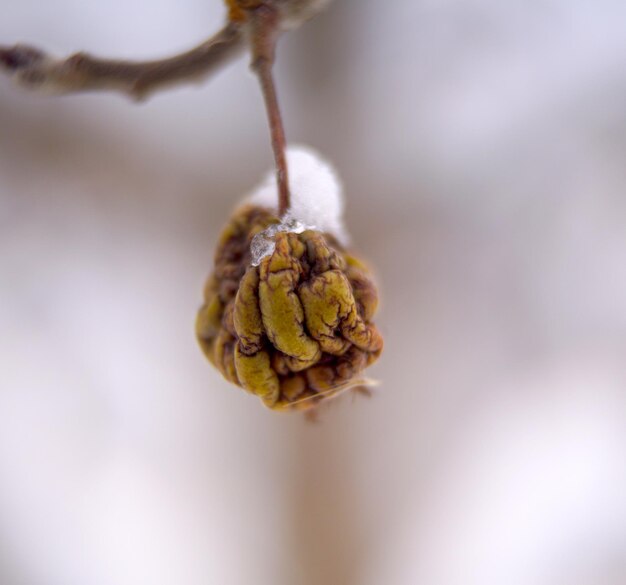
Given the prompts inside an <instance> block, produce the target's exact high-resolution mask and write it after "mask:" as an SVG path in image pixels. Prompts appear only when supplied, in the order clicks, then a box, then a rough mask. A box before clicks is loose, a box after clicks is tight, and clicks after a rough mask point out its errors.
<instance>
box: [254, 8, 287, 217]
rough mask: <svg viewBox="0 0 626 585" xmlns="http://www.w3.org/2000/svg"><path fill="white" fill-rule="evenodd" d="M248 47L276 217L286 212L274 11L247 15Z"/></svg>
mask: <svg viewBox="0 0 626 585" xmlns="http://www.w3.org/2000/svg"><path fill="white" fill-rule="evenodd" d="M249 22H250V44H251V48H252V64H251V67H252V70H253V71H254V72H255V73H256V75H257V77H258V79H259V82H260V84H261V92H262V93H263V98H264V100H265V108H266V110H267V118H268V122H269V127H270V135H271V139H272V150H273V151H274V162H275V164H276V181H277V184H278V215H279V216H281V217H282V216H283V215H284V214H285V212H286V211H287V210H288V209H289V173H288V171H287V158H286V155H285V150H286V139H285V129H284V127H283V121H282V116H281V114H280V107H279V105H278V96H277V95H276V85H275V83H274V77H273V75H272V68H273V65H274V59H275V54H276V42H277V40H278V35H279V33H280V30H279V27H280V15H279V13H278V11H277V10H276V8H273V7H271V6H268V5H266V4H262V5H261V6H258V7H257V8H254V9H251V10H250V11H249Z"/></svg>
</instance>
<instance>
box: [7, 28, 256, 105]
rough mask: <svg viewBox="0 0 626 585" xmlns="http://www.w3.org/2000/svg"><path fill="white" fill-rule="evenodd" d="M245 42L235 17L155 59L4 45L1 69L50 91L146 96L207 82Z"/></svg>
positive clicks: (28, 85)
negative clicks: (49, 51) (54, 53)
mask: <svg viewBox="0 0 626 585" xmlns="http://www.w3.org/2000/svg"><path fill="white" fill-rule="evenodd" d="M244 47H245V42H244V34H243V31H242V27H241V26H240V25H239V24H237V23H233V22H229V23H228V24H226V26H224V28H223V29H222V30H221V31H219V32H218V33H217V34H215V35H214V36H212V37H211V38H209V39H208V40H206V41H205V42H204V43H202V44H200V45H198V46H197V47H194V48H193V49H191V50H189V51H187V52H185V53H181V54H179V55H174V56H172V57H169V58H165V59H160V60H155V61H123V60H113V59H99V58H96V57H92V56H90V55H87V54H85V53H76V54H75V55H72V56H70V57H68V58H66V59H58V58H55V57H53V56H51V55H49V54H47V53H46V52H44V51H42V50H40V49H38V48H36V47H31V46H27V45H15V46H14V47H3V46H0V70H3V71H4V72H5V73H7V74H8V75H9V76H11V77H12V78H13V80H14V81H15V82H16V83H17V84H18V85H20V86H22V87H25V88H27V89H31V90H36V91H41V92H44V93H53V94H65V93H76V92H86V91H103V90H104V91H106V90H108V91H117V92H120V93H124V94H127V95H128V96H129V97H131V98H133V99H135V100H143V99H145V98H147V97H148V96H149V95H151V94H152V93H154V92H155V91H157V90H160V89H163V88H166V87H170V86H173V85H176V84H180V83H187V82H193V81H196V82H200V81H203V80H204V79H206V78H207V77H208V76H209V75H211V74H212V73H214V72H215V71H216V70H218V69H219V68H221V66H222V65H224V64H226V63H227V62H228V61H230V60H231V59H233V58H234V57H236V56H237V55H238V54H239V53H240V52H241V51H242V50H243V49H244Z"/></svg>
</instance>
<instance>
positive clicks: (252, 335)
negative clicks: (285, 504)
mask: <svg viewBox="0 0 626 585" xmlns="http://www.w3.org/2000/svg"><path fill="white" fill-rule="evenodd" d="M278 223H279V220H278V218H276V217H275V216H274V215H273V213H272V212H271V211H269V210H267V209H264V208H260V207H256V206H251V205H249V206H245V207H242V208H240V209H238V210H237V211H236V212H235V214H234V216H233V217H232V218H231V221H230V223H229V224H228V226H227V227H226V229H225V230H224V232H223V233H222V235H221V237H220V241H219V244H218V248H217V252H216V254H215V268H214V272H213V274H212V275H211V276H210V277H209V279H208V281H207V283H206V286H205V290H204V304H203V305H202V307H201V308H200V310H199V312H198V317H197V321H196V333H197V336H198V340H199V342H200V345H201V347H202V349H203V351H204V353H205V354H206V356H207V357H208V358H209V360H210V361H211V362H212V363H213V364H214V365H215V366H216V367H217V368H218V369H219V370H220V372H221V373H222V374H223V375H224V377H225V378H226V379H227V380H229V381H230V382H232V383H234V384H237V385H238V386H240V387H242V388H244V389H245V390H247V391H249V392H251V393H252V394H256V395H257V396H259V398H261V400H262V401H263V403H264V404H265V405H266V406H268V407H269V408H272V409H275V410H294V409H295V410H301V409H306V408H311V407H313V406H316V405H317V404H319V402H320V401H321V400H323V399H327V398H330V397H332V396H335V395H337V394H338V393H339V392H341V391H342V390H344V389H347V388H350V387H358V386H359V385H361V384H362V383H363V378H362V372H363V370H364V369H365V368H366V367H367V366H368V365H369V364H371V363H373V362H374V361H376V359H377V358H378V357H379V355H380V353H381V351H382V348H383V340H382V337H381V335H380V333H379V332H378V330H377V329H376V327H375V326H374V325H373V323H372V318H373V316H374V314H375V312H376V308H377V305H378V294H377V291H376V288H375V286H374V284H373V282H372V280H371V279H370V276H369V274H368V270H367V268H366V267H365V265H364V264H363V263H362V262H360V261H359V260H358V259H357V258H355V257H354V256H352V255H351V254H350V253H348V252H347V251H346V250H345V249H344V248H343V247H342V246H341V245H340V244H339V243H338V242H337V241H336V239H335V238H333V237H332V236H331V235H328V234H323V233H321V232H318V231H314V230H307V231H303V232H302V233H293V232H278V233H276V234H274V235H273V236H272V238H273V240H274V242H275V247H274V250H273V251H272V252H271V253H269V254H268V255H267V256H265V257H263V258H262V259H261V260H260V262H259V265H258V266H253V265H252V264H251V261H252V256H251V252H250V245H251V242H252V239H253V238H254V236H255V235H257V234H259V233H261V232H263V231H264V230H266V229H267V228H268V227H269V226H271V225H273V224H278Z"/></svg>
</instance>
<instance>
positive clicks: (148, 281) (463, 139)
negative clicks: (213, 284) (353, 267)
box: [0, 0, 626, 585]
mask: <svg viewBox="0 0 626 585" xmlns="http://www.w3.org/2000/svg"><path fill="white" fill-rule="evenodd" d="M0 6H1V8H2V19H0V42H1V43H3V44H11V43H14V42H18V41H24V42H31V43H37V44H41V45H43V46H44V47H46V48H49V49H54V50H56V51H57V52H58V53H59V54H65V53H71V52H73V51H76V50H79V49H84V50H86V51H88V52H91V53H94V54H99V55H105V56H106V55H111V56H119V57H136V58H140V57H155V56H159V55H165V54H168V53H171V52H174V51H178V50H181V49H184V48H187V47H189V46H191V45H193V44H195V43H197V42H199V41H201V40H202V39H203V38H204V37H206V36H207V35H208V34H210V33H211V32H212V31H214V30H216V29H217V27H219V26H220V24H221V22H222V19H223V15H224V10H223V8H222V6H221V4H220V2H219V1H218V0H186V1H181V0H177V1H174V0H108V1H107V2H103V1H96V0H92V1H90V2H76V1H74V0H47V1H45V2H44V1H43V0H21V1H20V2H9V1H8V0H0ZM277 75H278V82H279V86H280V92H281V99H282V102H283V107H284V115H285V118H286V126H287V133H288V136H289V138H290V140H292V141H294V142H299V143H307V144H310V145H312V146H313V147H315V148H317V149H318V150H320V151H321V152H322V153H323V154H324V155H325V156H326V157H327V158H329V159H330V160H332V161H334V163H335V164H336V166H337V168H338V170H339V172H340V174H341V175H342V177H343V179H344V183H345V187H346V194H347V199H348V213H347V222H348V225H349V226H350V228H351V231H352V234H353V239H354V241H355V243H356V245H357V247H358V248H359V249H360V250H361V251H362V253H363V254H364V255H366V256H367V257H369V258H370V260H371V262H372V264H373V265H374V266H375V267H376V268H377V272H378V279H379V282H380V285H381V288H382V290H383V308H382V311H381V314H380V316H379V318H378V322H379V324H380V327H381V329H382V330H383V331H384V333H385V336H386V342H387V344H386V352H385V354H384V357H383V359H382V360H381V362H380V364H379V365H377V366H375V368H374V369H373V370H372V374H373V375H374V376H376V377H377V378H379V379H380V380H381V381H382V384H381V386H380V388H379V389H378V390H377V391H376V393H375V396H374V397H373V398H372V399H371V400H366V399H363V398H357V399H354V400H352V399H351V398H343V399H342V400H340V401H338V402H336V403H333V404H331V405H330V406H329V407H328V408H326V409H324V410H323V412H322V415H321V417H320V421H319V423H318V424H309V423H307V422H306V421H305V420H304V419H303V418H301V417H300V416H298V415H295V416H280V415H276V414H274V413H271V412H269V411H267V410H265V409H263V408H262V406H261V405H260V403H258V402H257V401H256V400H255V399H253V398H252V397H250V396H248V395H246V394H244V393H243V392H241V391H238V390H237V389H236V388H234V387H230V386H229V385H228V384H226V383H225V382H223V381H222V380H221V379H220V377H219V375H218V374H217V373H216V372H215V371H214V370H213V369H212V367H210V365H209V364H208V363H206V362H205V360H204V358H203V357H202V355H201V353H200V351H199V349H198V348H197V347H196V342H195V338H194V332H193V321H194V317H195V312H196V309H197V307H198V305H199V303H200V299H201V289H202V284H203V281H204V279H205V277H206V275H207V274H208V272H209V271H210V268H211V263H212V254H213V246H214V244H215V241H216V238H217V235H218V233H219V229H220V227H221V225H222V224H223V222H224V221H225V219H226V217H227V216H228V214H229V213H230V211H231V209H232V207H233V206H234V205H235V203H236V202H237V201H238V199H239V198H240V197H241V196H243V195H244V194H246V193H247V192H249V191H250V190H251V189H252V188H253V187H254V185H255V183H256V182H257V180H258V179H259V178H260V177H261V176H262V175H263V174H264V173H265V172H266V170H267V169H268V168H269V167H270V165H271V152H270V149H269V141H268V136H267V130H266V123H265V118H264V111H263V105H262V101H261V98H260V96H259V92H258V89H257V87H256V83H255V81H254V79H253V77H252V76H251V75H250V74H249V73H248V70H247V64H246V61H245V59H244V60H241V61H239V62H238V63H237V64H236V65H234V66H231V67H230V68H228V69H227V70H224V71H223V72H222V73H220V74H219V75H218V76H216V77H215V78H214V79H213V80H211V82H210V83H208V84H207V85H206V86H204V87H201V88H196V87H191V88H190V87H184V88H180V89H177V90H175V91H171V92H168V93H163V94H159V95H157V96H155V97H154V98H153V99H151V100H150V101H149V102H148V103H147V104H145V105H141V106H137V105H135V104H132V103H130V102H128V101H127V100H125V99H124V98H122V97H120V96H117V95H80V96H73V97H65V98H55V99H52V98H42V97H38V96H33V95H30V94H27V93H24V92H21V91H19V90H16V89H15V88H13V87H12V86H11V84H10V83H9V81H8V80H6V79H0V128H1V133H0V583H2V584H3V585H4V584H6V585H85V584H89V585H137V584H138V583H149V584H150V585H170V584H171V585H173V584H177V585H178V584H184V585H200V584H202V585H206V584H208V583H211V584H212V583H219V584H223V585H244V584H245V585H249V584H252V583H254V584H259V585H266V584H267V585H269V584H271V585H278V584H285V585H320V584H326V583H328V584H333V585H335V584H337V585H380V584H387V583H389V584H394V585H396V584H398V585H409V584H415V583H421V584H424V585H472V584H480V585H502V584H506V585H623V584H624V583H626V496H625V495H624V494H625V493H626V393H625V392H624V390H625V386H626V367H625V362H626V198H625V196H624V192H625V186H626V106H625V104H626V4H625V3H623V2H621V1H619V0H596V1H595V2H589V1H584V0H536V1H529V0H500V1H494V0H437V1H435V0H415V1H410V0H395V2H392V3H385V2H380V1H375V0H336V2H335V3H334V4H333V5H332V7H331V9H330V10H328V11H327V12H326V13H325V14H324V15H322V16H320V17H318V18H317V19H316V20H315V21H312V22H311V23H309V24H308V25H306V26H305V27H304V28H302V29H301V30H299V31H297V32H295V33H292V34H290V35H289V36H287V37H285V38H284V40H283V41H282V43H281V47H280V51H279V66H278V72H277Z"/></svg>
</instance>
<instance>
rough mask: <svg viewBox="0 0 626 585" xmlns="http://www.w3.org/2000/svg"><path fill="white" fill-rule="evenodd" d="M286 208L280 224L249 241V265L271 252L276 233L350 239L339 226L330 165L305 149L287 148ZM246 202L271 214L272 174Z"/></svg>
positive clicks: (339, 192) (274, 197)
mask: <svg viewBox="0 0 626 585" xmlns="http://www.w3.org/2000/svg"><path fill="white" fill-rule="evenodd" d="M287 164H288V166H289V187H290V193H291V201H290V209H289V211H288V212H287V213H286V214H285V216H284V217H283V218H282V221H281V223H280V224H278V225H276V226H271V227H270V228H269V229H267V230H265V231H264V232H262V233H261V234H259V235H257V236H256V237H255V238H254V240H253V242H252V246H251V247H252V256H253V258H252V263H253V265H255V266H257V265H258V264H259V262H260V261H261V260H262V259H263V258H265V257H266V256H269V255H270V254H271V253H272V252H273V251H274V241H273V237H274V236H275V235H276V234H277V233H278V232H293V233H302V232H303V231H305V230H307V229H315V230H319V231H321V232H326V233H329V234H332V235H333V236H335V237H336V238H337V240H338V241H339V242H340V243H341V244H344V245H347V244H348V243H349V240H350V238H349V237H348V233H347V231H346V229H345V226H344V223H343V209H344V200H343V187H342V185H341V181H340V180H339V177H338V176H337V173H336V172H335V169H334V168H333V167H332V165H331V164H330V163H329V162H327V161H326V160H324V159H323V158H322V157H321V156H320V155H319V154H318V153H317V152H315V151H314V150H312V149H311V148H309V147H306V146H291V147H289V148H288V149H287ZM248 202H249V203H253V204H255V205H259V206H261V207H267V208H269V209H272V210H274V211H276V210H277V206H278V188H277V185H276V173H275V172H274V171H273V170H272V171H271V172H270V173H268V175H267V177H266V178H265V180H264V181H263V183H262V184H261V185H260V186H259V187H258V188H257V189H256V191H254V193H253V194H252V195H251V196H250V197H249V198H248Z"/></svg>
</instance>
